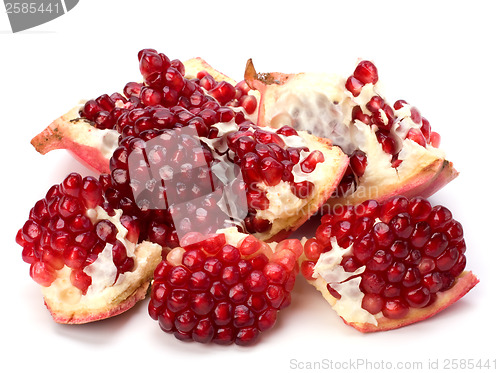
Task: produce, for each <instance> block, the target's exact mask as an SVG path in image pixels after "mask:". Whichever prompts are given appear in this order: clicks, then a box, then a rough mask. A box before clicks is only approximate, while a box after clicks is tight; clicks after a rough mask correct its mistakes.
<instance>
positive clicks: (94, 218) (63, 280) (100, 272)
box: [16, 173, 161, 324]
mask: <svg viewBox="0 0 500 373" xmlns="http://www.w3.org/2000/svg"><path fill="white" fill-rule="evenodd" d="M139 233H140V224H139V222H138V220H137V219H136V217H134V216H131V215H127V214H124V213H123V212H122V211H120V210H112V209H110V208H109V202H108V201H107V200H106V197H105V196H104V191H103V184H102V183H101V182H100V181H98V180H97V179H95V178H93V177H83V178H82V176H80V175H79V174H76V173H72V174H69V175H68V176H67V177H66V178H65V179H64V181H63V182H62V183H61V184H58V185H54V186H53V187H52V188H51V189H50V190H49V191H48V192H47V195H46V196H45V198H44V199H41V200H39V201H38V202H37V203H36V204H35V206H34V207H33V208H32V209H31V211H30V214H29V219H28V220H27V221H26V223H25V224H24V225H23V227H22V228H21V229H20V230H19V232H18V234H17V236H16V241H17V243H18V244H19V245H21V246H22V247H23V252H22V257H23V260H24V261H25V262H27V263H28V264H30V275H31V277H32V278H33V280H35V281H36V282H37V283H38V284H39V285H41V286H42V293H43V296H44V300H45V304H46V305H47V308H48V309H49V311H50V312H51V314H52V316H53V318H54V320H55V321H56V322H59V323H65V324H81V323H87V322H90V321H96V320H101V319H104V318H108V317H111V316H114V315H117V314H120V313H122V312H124V311H126V310H127V309H129V308H131V307H132V306H133V305H134V304H135V303H137V302H138V301H139V300H141V299H144V297H145V295H146V292H147V290H148V287H149V282H150V280H151V278H152V275H153V271H154V268H155V266H156V265H157V264H158V263H159V261H160V260H161V247H160V246H159V245H155V244H152V243H150V242H147V241H143V242H141V243H138V239H139Z"/></svg>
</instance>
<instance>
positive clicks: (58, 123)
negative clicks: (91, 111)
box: [31, 105, 119, 173]
mask: <svg viewBox="0 0 500 373" xmlns="http://www.w3.org/2000/svg"><path fill="white" fill-rule="evenodd" d="M80 109H81V105H77V106H75V107H74V108H72V109H71V110H70V111H68V112H67V113H66V114H64V115H62V116H60V117H59V118H57V119H56V120H54V121H53V122H52V123H51V124H50V125H49V126H48V127H47V128H45V129H44V130H43V131H42V132H40V133H39V134H38V135H36V136H35V137H34V138H33V139H32V140H31V144H32V145H33V146H34V147H35V149H36V150H37V151H38V152H39V153H40V154H46V153H48V152H49V151H52V150H56V149H66V150H68V151H69V152H70V153H71V154H72V155H73V156H74V157H75V158H76V159H78V160H79V161H80V162H82V164H84V165H85V166H87V167H89V168H91V169H92V170H94V171H96V172H98V173H109V159H110V157H111V155H112V154H113V150H114V149H115V148H116V146H117V144H118V135H119V134H118V132H116V131H113V130H100V129H97V128H95V127H94V126H92V125H91V124H90V122H89V121H87V120H86V119H82V118H80V117H79V114H78V112H79V110H80Z"/></svg>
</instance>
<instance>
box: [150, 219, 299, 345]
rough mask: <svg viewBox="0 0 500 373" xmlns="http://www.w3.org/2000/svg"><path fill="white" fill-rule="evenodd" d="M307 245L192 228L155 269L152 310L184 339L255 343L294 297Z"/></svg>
mask: <svg viewBox="0 0 500 373" xmlns="http://www.w3.org/2000/svg"><path fill="white" fill-rule="evenodd" d="M301 254H302V245H301V243H300V241H298V240H296V239H289V240H284V241H281V242H280V243H278V244H276V243H274V244H271V245H268V244H266V243H264V242H262V241H259V240H258V239H256V238H255V237H253V236H251V235H246V234H242V233H239V232H238V231H237V230H236V228H228V229H225V230H220V231H218V232H217V233H215V234H213V235H210V236H201V235H199V234H194V233H192V234H191V235H190V236H189V237H186V239H185V240H184V242H183V247H178V248H175V249H173V250H172V251H170V253H169V254H168V256H167V258H166V259H165V260H164V261H162V262H161V263H160V264H159V265H158V267H157V269H156V271H155V274H154V282H153V286H152V290H151V300H150V302H149V314H150V315H151V317H152V318H153V319H154V320H158V323H159V325H160V328H161V329H162V330H163V331H164V332H166V333H173V334H174V336H175V337H176V338H178V339H180V340H194V341H196V342H200V343H209V342H213V343H217V344H223V345H227V344H232V343H236V344H238V345H244V346H246V345H251V344H254V343H255V342H256V341H257V338H258V336H259V335H260V334H261V333H262V332H264V331H266V330H268V329H270V328H272V327H273V326H274V324H275V322H276V317H277V314H278V311H280V310H282V309H283V308H285V307H287V306H288V305H289V304H290V302H291V295H290V292H291V291H292V289H293V286H294V284H295V276H296V273H297V272H298V266H297V259H298V257H299V256H300V255H301Z"/></svg>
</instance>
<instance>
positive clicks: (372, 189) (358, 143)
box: [245, 60, 458, 207]
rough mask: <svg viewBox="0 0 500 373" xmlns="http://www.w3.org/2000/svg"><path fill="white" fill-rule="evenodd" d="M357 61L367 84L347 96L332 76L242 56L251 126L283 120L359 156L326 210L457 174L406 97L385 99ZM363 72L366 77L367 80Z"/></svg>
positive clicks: (427, 190)
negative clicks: (287, 70) (274, 69)
mask: <svg viewBox="0 0 500 373" xmlns="http://www.w3.org/2000/svg"><path fill="white" fill-rule="evenodd" d="M360 65H361V66H362V68H360V69H358V70H357V72H356V73H355V75H356V74H358V75H359V77H360V78H361V79H363V80H364V81H367V82H368V83H363V82H361V81H360V82H359V83H360V87H359V90H358V91H355V92H354V93H353V92H351V91H350V90H353V88H352V87H350V86H349V84H347V83H346V79H345V78H344V77H342V76H340V75H337V74H327V73H325V74H322V73H297V74H283V73H266V74H262V73H257V72H256V70H255V67H254V65H253V63H252V61H251V60H249V61H248V63H247V67H246V71H245V79H246V82H247V84H248V85H249V86H250V87H251V88H253V89H256V90H258V91H259V92H260V93H261V100H260V102H259V113H258V119H257V124H259V125H261V126H271V127H274V128H279V127H280V126H282V125H288V126H292V127H294V128H296V129H297V130H309V131H311V132H312V133H314V134H316V135H317V136H321V137H326V138H330V139H332V141H333V144H334V145H338V146H340V147H341V148H342V149H343V150H344V152H345V153H346V154H348V155H349V156H350V157H351V162H354V161H353V160H352V157H353V155H354V154H355V153H356V152H358V153H359V152H361V154H363V155H364V157H365V161H364V164H363V165H362V166H356V165H355V164H354V163H353V164H350V167H349V168H348V170H347V172H346V174H345V175H344V178H343V180H342V181H341V183H340V185H339V188H338V189H337V190H336V191H335V193H333V195H332V198H331V199H330V200H329V201H328V204H329V205H330V206H332V207H335V205H343V204H357V203H360V202H362V201H364V200H366V199H380V200H384V199H387V198H389V197H390V196H394V195H399V194H402V195H406V196H408V197H413V196H417V195H420V196H424V197H428V196H430V195H431V194H432V193H434V192H436V191H437V190H439V189H440V188H442V187H443V186H444V185H446V184H447V183H448V182H450V181H451V180H453V179H454V178H455V177H456V176H457V175H458V172H457V171H456V170H455V169H454V168H453V164H452V163H451V162H449V161H448V160H446V158H445V154H444V152H443V151H442V150H440V149H438V146H439V141H438V140H432V138H433V136H435V137H436V139H437V137H438V135H437V134H436V133H435V132H432V130H431V128H430V125H429V122H428V121H427V120H426V119H425V118H423V117H422V116H421V115H420V113H419V112H418V110H417V109H416V108H415V107H414V106H411V105H409V104H408V103H407V102H406V101H403V100H398V101H397V102H396V103H395V104H394V105H393V106H391V105H389V104H387V102H386V101H385V99H384V98H383V97H382V96H381V95H380V87H379V83H378V74H377V72H376V68H375V67H374V65H373V64H372V63H371V62H369V61H362V62H361V63H360ZM360 65H358V66H360ZM368 66H370V67H369V68H368ZM370 74H374V75H373V76H372V77H371V79H373V82H369V81H368V79H370ZM354 79H356V78H355V77H354ZM433 134H435V135H433ZM355 171H356V172H355Z"/></svg>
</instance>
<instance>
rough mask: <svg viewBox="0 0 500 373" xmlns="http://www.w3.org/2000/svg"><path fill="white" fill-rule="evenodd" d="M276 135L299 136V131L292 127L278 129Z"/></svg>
mask: <svg viewBox="0 0 500 373" xmlns="http://www.w3.org/2000/svg"><path fill="white" fill-rule="evenodd" d="M276 133H277V134H279V135H283V136H298V133H297V131H296V130H295V129H294V128H293V127H290V126H283V127H281V128H280V129H278V130H277V131H276Z"/></svg>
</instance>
